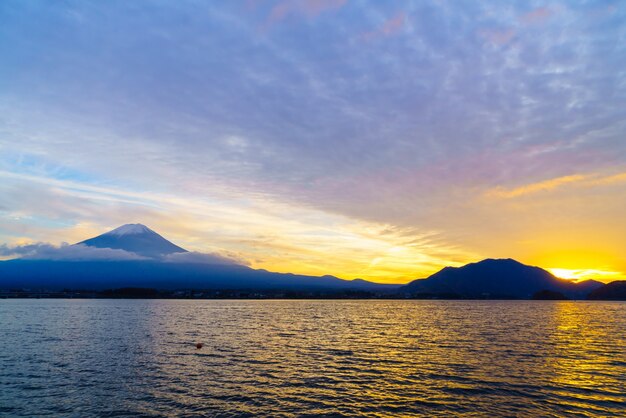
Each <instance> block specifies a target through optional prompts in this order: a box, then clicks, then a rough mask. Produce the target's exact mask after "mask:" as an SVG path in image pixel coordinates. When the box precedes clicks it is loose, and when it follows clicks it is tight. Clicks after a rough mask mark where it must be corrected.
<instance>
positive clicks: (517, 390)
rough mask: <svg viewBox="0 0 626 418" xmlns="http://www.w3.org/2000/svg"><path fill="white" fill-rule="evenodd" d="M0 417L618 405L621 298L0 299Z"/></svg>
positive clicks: (452, 411) (542, 410) (470, 411)
mask: <svg viewBox="0 0 626 418" xmlns="http://www.w3.org/2000/svg"><path fill="white" fill-rule="evenodd" d="M196 342H202V343H203V344H204V347H203V348H201V349H196V347H195V343H196ZM0 415H2V416H42V415H53V416H80V417H85V416H184V415H187V416H193V415H209V416H211V415H219V416H252V415H254V416H302V415H311V416H313V415H315V416H319V415H331V416H397V415H403V416H451V415H460V416H464V415H465V416H624V415H626V303H621V302H569V301H567V302H565V301H563V302H561V301H559V302H552V301H408V300H407V301H400V300H389V301H384V300H361V301H348V300H345V301H343V300H340V301H337V300H333V301H322V300H103V299H100V300H85V299H84V300H71V299H64V300H62V299H21V300H20V299H5V300H0Z"/></svg>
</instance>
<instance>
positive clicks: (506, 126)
mask: <svg viewBox="0 0 626 418" xmlns="http://www.w3.org/2000/svg"><path fill="white" fill-rule="evenodd" d="M398 7H399V6H398V4H395V3H390V2H378V1H364V2H351V1H348V2H344V1H330V0H329V1H318V2H315V1H311V2H307V1H294V2H289V3H284V2H275V1H270V0H266V1H259V2H249V3H248V6H245V5H244V7H242V5H241V4H240V3H237V2H211V3H207V4H205V5H203V6H198V5H197V4H195V3H193V2H183V3H180V4H176V5H172V4H169V3H166V2H164V3H159V4H158V5H150V6H146V7H142V13H140V14H139V13H136V10H134V6H132V5H130V4H128V3H111V2H100V3H89V4H88V5H87V4H85V3H84V2H80V1H75V0H70V1H68V2H65V3H63V6H54V7H53V6H50V5H48V4H46V3H37V4H36V5H35V6H28V5H26V3H24V2H14V3H12V5H11V7H9V8H8V9H6V10H4V11H5V13H1V14H0V27H2V33H3V35H2V37H0V56H2V65H1V66H0V91H1V92H2V93H1V94H0V171H2V172H3V174H2V176H3V177H2V180H1V181H0V240H1V242H11V243H17V242H24V241H25V240H31V241H32V240H34V241H40V240H41V241H49V242H54V243H58V242H59V241H60V240H69V241H71V240H74V239H76V240H79V239H83V238H85V237H86V236H90V235H92V234H95V233H98V232H104V231H106V230H107V229H109V228H111V227H115V226H118V225H119V224H121V223H126V222H127V221H128V218H132V220H135V221H142V222H147V223H150V224H151V225H154V226H155V228H156V229H158V230H159V231H160V232H163V233H164V234H166V236H168V237H171V238H172V239H173V240H174V241H175V242H177V243H179V242H180V243H181V244H182V245H184V246H185V247H189V249H191V250H194V251H198V252H206V253H213V252H217V251H218V250H224V251H225V252H228V253H233V254H236V255H238V256H241V258H243V259H245V260H248V261H249V262H250V263H251V264H252V265H254V266H260V267H265V268H270V269H278V270H281V271H289V270H297V272H307V273H318V272H322V273H333V274H337V275H340V276H343V277H346V278H352V277H356V276H357V275H359V274H360V273H361V272H363V273H364V274H367V275H369V276H368V277H381V278H384V280H392V278H395V277H399V276H401V277H402V278H403V279H404V278H408V277H410V276H418V277H419V276H422V275H423V274H426V273H428V272H432V270H434V269H436V266H440V267H441V266H442V265H443V264H445V263H446V262H447V260H454V262H462V261H464V260H465V261H471V260H472V259H473V258H475V257H479V256H498V255H501V256H513V257H516V256H519V257H521V258H523V257H527V258H528V260H529V261H531V262H532V260H534V259H538V258H540V256H542V255H541V254H547V253H548V252H549V251H548V248H547V244H543V243H545V242H549V243H550V245H552V246H565V247H567V246H568V245H573V244H569V242H574V241H581V242H584V243H585V245H586V246H587V247H586V252H589V251H590V249H592V248H595V249H598V248H600V249H602V252H603V254H605V256H604V257H606V258H607V259H609V258H610V259H611V260H612V261H610V262H609V261H607V260H604V261H602V262H600V261H597V264H598V265H607V266H608V267H606V268H607V269H609V270H612V271H626V261H623V260H622V259H620V256H619V255H615V254H614V253H612V252H611V250H610V248H613V247H614V248H620V249H623V248H626V242H624V238H621V237H620V236H617V234H616V233H615V231H618V230H623V229H624V220H623V213H624V207H625V205H626V204H625V201H626V198H625V197H624V193H623V192H621V190H622V189H621V188H622V187H623V184H624V183H623V182H622V180H621V177H619V176H620V175H619V174H615V176H616V177H614V178H613V177H612V176H613V175H609V174H602V175H600V174H598V175H597V176H596V175H595V174H593V175H591V174H589V173H618V172H623V167H624V165H625V164H626V143H625V142H624V133H625V132H626V122H624V121H626V110H625V109H626V107H625V106H624V97H625V94H626V84H624V82H623V70H622V69H623V68H626V53H625V52H624V50H623V49H620V48H619V47H617V46H616V45H618V44H619V40H620V39H621V38H622V37H623V33H622V32H623V24H622V22H623V20H624V19H623V18H624V16H625V15H624V13H625V9H624V7H622V6H621V5H620V4H619V3H614V7H613V8H609V7H607V5H604V4H599V3H598V4H596V3H593V2H592V3H576V4H574V3H568V4H567V5H565V4H564V5H563V6H556V5H549V6H546V8H539V9H533V7H535V6H533V5H531V6H529V5H528V4H527V3H524V2H518V3H506V4H505V3H503V2H462V3H458V4H457V3H454V4H453V3H451V2H445V1H434V0H433V1H431V0H427V1H423V2H405V3H403V4H402V9H401V10H400V9H399V8H398ZM77 16H79V17H80V19H78V18H77ZM268 21H269V22H274V23H273V25H274V26H272V30H271V31H268V32H267V33H265V34H264V36H258V35H259V34H258V28H259V26H260V25H263V24H264V22H268ZM111 22H115V25H113V24H112V23H111ZM183 22H184V23H183ZM364 32H368V33H370V35H367V36H370V37H371V39H372V42H368V43H367V45H366V47H364V44H363V42H362V41H363V39H364V38H362V37H360V35H359V34H362V33H364ZM96 47H97V48H98V50H99V51H102V52H103V53H98V54H94V53H92V51H93V50H94V48H96ZM103 68H106V71H101V69H103ZM578 175H580V176H589V175H590V176H591V177H589V178H587V177H585V178H584V179H579V178H576V177H574V178H573V179H572V178H570V177H571V176H578ZM601 183H602V184H601ZM490 193H491V194H492V195H491V197H490V198H489V199H485V198H484V197H485V195H486V194H487V195H488V194H490ZM498 196H499V197H498ZM505 196H509V197H505ZM524 198H526V199H524ZM599 212H601V213H602V216H601V217H599V216H598V215H597V213H599ZM597 218H602V219H597ZM565 220H567V222H566V221H565ZM381 226H384V227H385V228H386V227H390V228H391V229H392V230H393V231H395V232H394V233H393V234H383V233H382V232H381V231H383V230H384V228H382V227H381ZM592 226H593V229H594V231H601V232H597V233H594V235H593V238H591V239H590V238H585V237H584V236H583V233H586V234H585V235H586V236H589V235H592V234H590V233H588V231H589V230H590V228H591V227H592ZM379 227H381V228H379ZM364 230H376V231H378V232H377V233H375V234H370V233H364V232H363V231H364ZM564 231H565V232H564ZM407 233H408V234H413V235H414V236H415V237H421V236H422V235H423V234H426V235H428V236H429V237H430V238H429V239H428V240H426V241H424V240H418V245H417V246H415V247H408V245H409V244H408V239H407V238H406V236H405V234H407ZM575 234H579V235H576V236H573V235H575ZM595 234H597V235H598V237H597V239H596V238H595V236H596V235H595ZM566 235H567V237H568V240H565V239H564V238H563V240H560V237H564V236H566ZM581 237H582V238H581ZM529 242H532V246H533V248H535V250H533V251H531V250H529V248H530V246H531V244H529ZM605 243H610V244H611V247H608V244H605ZM398 248H400V249H398ZM622 253H623V251H622ZM600 258H601V257H600V256H598V260H599V259H600ZM346 260H349V261H346ZM373 260H376V262H373ZM411 260H417V261H414V262H413V263H412V262H411ZM594 262H596V261H594ZM546 265H552V264H546ZM574 267H576V266H573V267H572V268H574ZM583 267H584V266H583ZM401 271H402V272H404V273H402V274H400V273H401Z"/></svg>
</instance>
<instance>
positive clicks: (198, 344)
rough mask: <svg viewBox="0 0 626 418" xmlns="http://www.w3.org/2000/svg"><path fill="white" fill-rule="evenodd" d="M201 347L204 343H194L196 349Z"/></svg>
mask: <svg viewBox="0 0 626 418" xmlns="http://www.w3.org/2000/svg"><path fill="white" fill-rule="evenodd" d="M202 347H204V344H202V343H196V348H197V349H198V350H199V349H201V348H202Z"/></svg>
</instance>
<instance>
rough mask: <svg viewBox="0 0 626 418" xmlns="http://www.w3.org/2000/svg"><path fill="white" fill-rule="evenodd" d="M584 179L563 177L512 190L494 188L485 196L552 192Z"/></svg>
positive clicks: (577, 176) (573, 176) (580, 177)
mask: <svg viewBox="0 0 626 418" xmlns="http://www.w3.org/2000/svg"><path fill="white" fill-rule="evenodd" d="M585 179H586V177H585V176H582V175H578V174H576V175H572V176H564V177H559V178H555V179H550V180H544V181H540V182H537V183H532V184H527V185H524V186H521V187H516V188H514V189H503V188H496V189H495V190H490V191H488V192H487V195H488V196H495V197H501V198H513V197H518V196H523V195H527V194H532V193H537V192H541V191H548V190H553V189H556V188H557V187H560V186H563V185H565V184H571V183H578V182H581V181H583V180H585Z"/></svg>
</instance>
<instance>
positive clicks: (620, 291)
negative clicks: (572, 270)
mask: <svg viewBox="0 0 626 418" xmlns="http://www.w3.org/2000/svg"><path fill="white" fill-rule="evenodd" d="M588 299H590V300H626V280H618V281H615V282H611V283H608V284H605V285H604V286H602V287H599V288H597V289H596V290H594V291H593V292H591V293H590V294H589V297H588Z"/></svg>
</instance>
